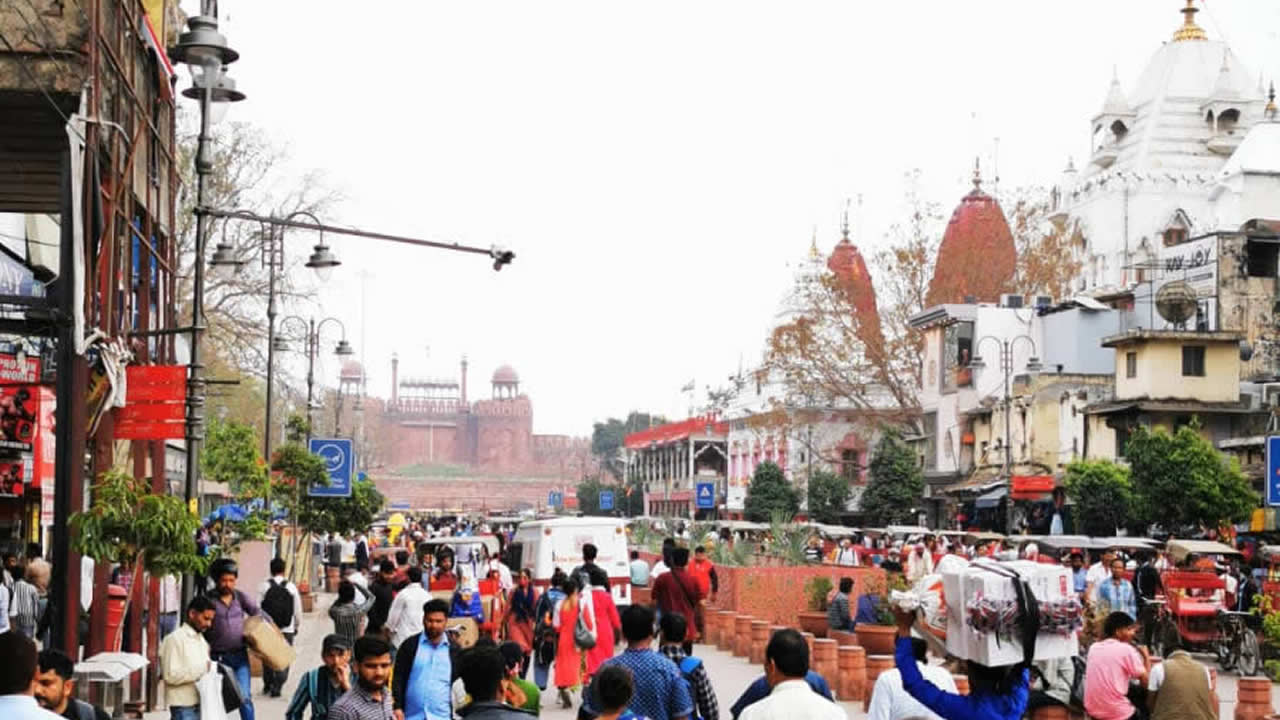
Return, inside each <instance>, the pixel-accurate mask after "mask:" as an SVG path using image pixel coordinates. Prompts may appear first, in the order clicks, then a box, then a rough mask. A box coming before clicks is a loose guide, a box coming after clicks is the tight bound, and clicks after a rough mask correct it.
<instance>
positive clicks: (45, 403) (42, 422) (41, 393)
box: [31, 385, 58, 525]
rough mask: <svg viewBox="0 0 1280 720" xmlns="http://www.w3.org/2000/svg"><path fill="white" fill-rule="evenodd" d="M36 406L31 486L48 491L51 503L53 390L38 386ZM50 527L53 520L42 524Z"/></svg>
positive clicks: (54, 439) (54, 441)
mask: <svg viewBox="0 0 1280 720" xmlns="http://www.w3.org/2000/svg"><path fill="white" fill-rule="evenodd" d="M37 397H38V398H39V399H40V402H39V403H38V404H37V405H36V408H37V409H36V427H37V428H38V429H37V430H36V444H35V458H34V462H33V466H32V469H31V486H32V487H38V488H42V489H47V490H48V493H47V495H48V500H49V502H50V503H52V501H53V485H54V482H53V475H54V471H55V467H56V465H57V437H58V436H57V435H56V434H55V433H54V418H55V417H56V413H57V411H58V396H57V394H55V393H54V391H53V388H50V387H45V386H43V385H42V386H40V388H39V389H38V395H37ZM44 524H46V525H52V524H53V520H49V522H47V523H44Z"/></svg>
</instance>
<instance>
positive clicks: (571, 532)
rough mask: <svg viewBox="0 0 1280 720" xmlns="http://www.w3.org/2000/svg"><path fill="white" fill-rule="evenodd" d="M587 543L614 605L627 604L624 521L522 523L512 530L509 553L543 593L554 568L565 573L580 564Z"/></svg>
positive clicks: (628, 560) (627, 560)
mask: <svg viewBox="0 0 1280 720" xmlns="http://www.w3.org/2000/svg"><path fill="white" fill-rule="evenodd" d="M587 543H592V544H593V545H595V546H596V548H597V549H598V550H599V553H598V554H597V555H596V564H597V565H599V566H600V567H601V568H602V569H603V570H604V571H605V572H607V573H608V574H609V589H610V591H611V592H612V594H613V601H614V603H615V604H617V605H620V606H621V605H630V604H631V555H630V553H628V552H627V522H626V520H621V519H615V518H604V517H566V518H554V519H551V520H530V521H528V522H522V523H520V526H519V527H517V528H516V534H515V538H514V539H513V540H512V541H511V545H512V547H511V548H510V552H511V554H512V555H515V553H516V552H518V553H519V555H518V557H519V558H520V567H521V568H527V569H528V570H530V571H531V572H532V573H533V584H534V586H535V587H537V588H539V589H540V590H546V588H547V586H548V585H550V584H551V574H552V573H553V572H555V569H556V568H560V569H561V570H563V571H565V572H566V573H569V572H573V569H574V568H576V567H578V566H579V565H581V564H582V546H583V545H586V544H587ZM514 570H515V568H514V567H513V568H512V571H514Z"/></svg>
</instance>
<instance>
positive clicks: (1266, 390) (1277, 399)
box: [1262, 382, 1280, 407]
mask: <svg viewBox="0 0 1280 720" xmlns="http://www.w3.org/2000/svg"><path fill="white" fill-rule="evenodd" d="M1262 404H1263V405H1264V406H1265V407H1280V382H1273V383H1263V385H1262Z"/></svg>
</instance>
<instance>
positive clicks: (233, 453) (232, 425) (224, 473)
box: [200, 420, 266, 497]
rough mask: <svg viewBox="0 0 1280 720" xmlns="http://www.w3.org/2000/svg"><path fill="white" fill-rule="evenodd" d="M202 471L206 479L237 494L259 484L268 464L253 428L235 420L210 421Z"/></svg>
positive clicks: (201, 463)
mask: <svg viewBox="0 0 1280 720" xmlns="http://www.w3.org/2000/svg"><path fill="white" fill-rule="evenodd" d="M200 469H201V471H202V472H203V473H204V476H205V478H206V479H208V480H212V481H213V482H220V483H226V484H227V485H229V486H230V487H231V490H232V492H235V493H239V492H240V489H241V488H242V487H243V486H245V485H254V486H257V485H260V482H261V480H262V479H264V478H265V477H266V463H265V462H263V460H262V455H261V454H260V453H259V452H258V436H257V434H256V433H255V432H254V430H253V428H252V427H249V426H248V425H245V424H243V423H239V422H236V421H234V420H230V421H224V420H214V421H212V422H210V423H209V429H208V432H207V434H206V435H205V447H204V452H203V453H202V454H201V456H200ZM259 497H261V495H259Z"/></svg>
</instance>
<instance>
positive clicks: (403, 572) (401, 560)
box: [391, 550, 421, 592]
mask: <svg viewBox="0 0 1280 720" xmlns="http://www.w3.org/2000/svg"><path fill="white" fill-rule="evenodd" d="M418 582H421V580H419V581H418ZM408 584H409V551H408V550H397V551H396V572H395V574H394V575H392V576H391V585H392V587H394V588H395V590H396V592H400V591H401V590H403V589H404V588H405V586H406V585H408Z"/></svg>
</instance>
